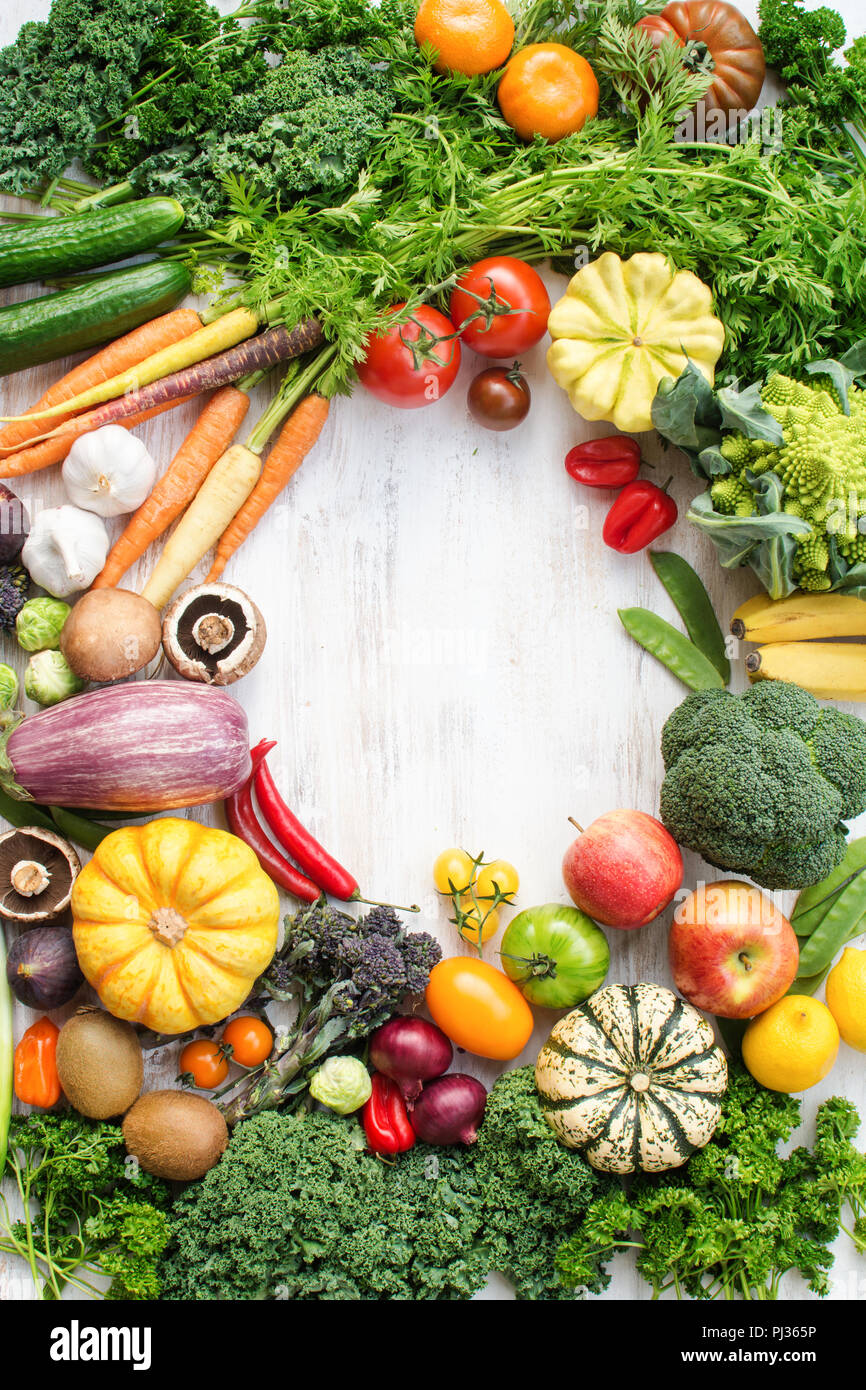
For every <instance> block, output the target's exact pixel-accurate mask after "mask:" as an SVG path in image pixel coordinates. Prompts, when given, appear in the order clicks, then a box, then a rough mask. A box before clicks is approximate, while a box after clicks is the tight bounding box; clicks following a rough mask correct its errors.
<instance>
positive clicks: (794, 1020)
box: [743, 994, 839, 1091]
mask: <svg viewBox="0 0 866 1390" xmlns="http://www.w3.org/2000/svg"><path fill="white" fill-rule="evenodd" d="M838 1051H839V1029H838V1028H837V1027H836V1021H835V1019H834V1018H833V1015H832V1014H831V1012H830V1010H829V1009H828V1008H827V1006H826V1004H822V1003H821V1002H820V1001H819V1000H818V999H813V998H812V997H811V996H810V995H808V994H786V995H785V996H784V997H783V998H782V999H780V1000H779V1001H778V1003H776V1004H773V1005H771V1007H770V1008H769V1009H767V1010H766V1011H765V1012H764V1013H762V1014H758V1017H757V1018H753V1019H752V1021H751V1023H750V1024H749V1026H748V1028H747V1029H746V1032H745V1035H744V1037H743V1061H744V1062H745V1064H746V1066H747V1067H748V1069H749V1071H750V1072H751V1073H752V1076H753V1077H754V1078H755V1080H756V1081H757V1082H759V1083H760V1085H761V1086H766V1088H767V1090H768V1091H807V1090H808V1089H809V1087H810V1086H817V1084H818V1082H819V1081H821V1080H822V1079H823V1078H824V1077H825V1076H826V1075H827V1073H828V1071H829V1070H830V1068H831V1067H832V1065H833V1063H834V1062H835V1060H836V1054H837V1052H838Z"/></svg>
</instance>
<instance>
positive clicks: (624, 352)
mask: <svg viewBox="0 0 866 1390" xmlns="http://www.w3.org/2000/svg"><path fill="white" fill-rule="evenodd" d="M548 328H549V330H550V335H551V337H552V338H553V343H552V344H551V346H550V348H549V349H548V352H547V365H548V367H549V368H550V371H551V373H552V374H553V377H554V380H555V381H556V382H557V384H558V385H559V386H561V387H562V388H563V389H564V390H566V391H567V392H568V394H569V397H570V398H571V403H572V405H573V406H574V408H575V410H576V411H577V412H578V413H579V414H580V415H582V416H583V418H584V419H585V420H610V421H611V422H612V423H613V424H614V425H616V427H617V429H619V430H623V431H624V432H625V433H627V434H637V433H639V432H640V431H641V430H649V429H652V417H651V415H650V410H651V407H652V403H653V397H654V396H655V394H656V389H657V387H658V384H659V382H660V381H662V380H663V378H664V377H674V378H676V377H678V376H679V375H680V373H681V372H682V371H683V370H684V368H685V366H686V363H687V361H689V360H690V361H692V362H693V363H694V364H695V366H696V367H697V368H698V370H699V371H700V372H701V373H702V374H703V376H705V377H706V379H707V381H708V382H709V383H710V385H712V384H713V374H714V369H715V366H716V363H717V362H718V360H719V357H720V356H721V352H722V348H723V346H724V341H725V330H724V327H723V325H722V323H721V322H720V320H719V319H717V318H716V317H715V315H714V314H713V312H712V294H711V291H710V289H709V287H708V286H707V285H705V284H704V283H703V282H702V281H701V280H699V279H698V277H697V276H696V275H693V274H692V273H691V271H689V270H676V269H674V268H673V267H672V266H671V264H670V262H669V261H668V260H667V258H666V257H665V256H663V255H661V253H659V252H646V251H639V252H638V253H637V254H636V255H634V256H631V257H630V259H629V260H627V261H623V260H621V259H620V257H619V256H617V255H614V253H613V252H612V251H606V252H605V253H604V255H603V256H600V257H599V258H598V260H596V261H590V263H589V264H588V265H585V266H584V267H583V268H582V269H581V270H579V271H578V272H577V274H576V275H575V276H574V278H573V279H572V281H571V283H570V285H569V286H568V289H567V290H566V292H565V295H564V296H563V298H562V299H560V300H559V302H558V303H557V304H554V306H553V309H552V310H551V313H550V319H549V320H548Z"/></svg>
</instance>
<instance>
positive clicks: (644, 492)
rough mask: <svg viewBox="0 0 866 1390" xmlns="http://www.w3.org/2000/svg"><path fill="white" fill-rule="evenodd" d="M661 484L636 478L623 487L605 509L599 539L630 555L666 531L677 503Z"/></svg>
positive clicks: (669, 526) (675, 516)
mask: <svg viewBox="0 0 866 1390" xmlns="http://www.w3.org/2000/svg"><path fill="white" fill-rule="evenodd" d="M670 483H671V479H670V478H668V480H667V482H666V483H665V485H664V487H657V486H656V484H655V483H650V482H647V480H646V479H645V478H640V479H639V480H638V481H637V482H636V483H629V484H628V486H627V487H624V488H623V490H622V492H621V493H620V494H619V497H617V499H616V501H615V502H614V504H613V506H612V507H611V509H610V511H609V512H608V514H607V516H606V518H605V522H604V530H603V531H602V533H601V534H602V539H603V540H604V543H605V545H609V546H610V548H611V550H618V551H619V552H620V554H621V555H634V554H635V552H636V551H638V550H643V549H644V548H645V547H646V546H648V545H649V544H650V542H651V541H654V540H656V539H657V538H658V537H659V536H661V535H663V534H664V532H665V531H669V530H670V528H671V527H672V526H673V524H674V522H675V521H676V519H677V504H676V502H675V501H674V499H673V498H672V497H670V496H669V495H668V492H667V489H668V487H669V486H670Z"/></svg>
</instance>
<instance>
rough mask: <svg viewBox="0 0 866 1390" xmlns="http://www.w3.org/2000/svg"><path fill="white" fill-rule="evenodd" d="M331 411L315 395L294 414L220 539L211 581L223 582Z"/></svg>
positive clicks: (308, 397)
mask: <svg viewBox="0 0 866 1390" xmlns="http://www.w3.org/2000/svg"><path fill="white" fill-rule="evenodd" d="M329 409H330V402H329V401H328V400H326V399H325V397H324V396H318V395H316V394H313V395H309V396H305V397H304V399H303V400H302V401H301V403H300V404H299V405H298V406H297V407H296V408H295V409H294V410H293V411H292V413H291V415H290V416H289V418H288V420H287V421H286V423H285V424H284V425H283V428H282V429H281V430H280V433H279V436H278V438H277V442H276V444H275V445H274V447H273V449H271V452H270V454H269V455H268V458H267V462H266V463H265V466H264V468H263V469H262V476H261V477H260V479H259V481H258V482H257V483H256V485H255V487H254V488H253V490H252V492H251V493H250V495H249V497H248V498H247V500H246V502H245V503H244V504H243V506H242V507H241V509H240V511H239V512H237V513H236V515H235V516H234V517H233V519H232V521H231V524H230V525H229V526H227V527H226V529H225V531H224V532H223V534H222V536H221V537H220V541H219V544H218V546H217V550H216V555H215V556H214V562H213V564H212V565H211V569H210V573H209V574H208V577H207V582H210V581H211V580H215V579H219V577H220V575H221V574H222V572H223V570H224V569H225V567H226V565H227V563H228V561H229V560H230V559H231V557H232V555H234V553H235V551H236V550H237V548H238V546H240V545H241V544H242V543H243V541H245V540H246V538H247V536H248V535H249V533H250V531H252V530H253V528H254V527H255V526H256V525H257V524H258V522H259V521H260V520H261V518H262V517H263V516H264V514H265V512H266V511H267V510H268V507H269V506H270V505H271V503H272V502H274V501H275V500H276V499H277V497H279V495H280V493H281V492H282V490H283V488H284V487H285V486H286V483H287V482H288V481H289V479H290V478H291V476H292V474H293V473H296V472H297V470H298V469H299V468H300V466H301V464H302V463H303V461H304V459H305V458H306V456H307V454H308V453H309V452H310V450H311V449H312V447H313V445H314V444H315V442H316V440H317V439H318V437H319V435H320V434H321V433H322V429H323V427H324V424H325V421H326V420H327V418H328V411H329Z"/></svg>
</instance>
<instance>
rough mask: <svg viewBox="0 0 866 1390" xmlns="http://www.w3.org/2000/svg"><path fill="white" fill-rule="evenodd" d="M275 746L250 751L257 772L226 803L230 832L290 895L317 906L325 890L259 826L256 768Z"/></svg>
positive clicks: (263, 743) (265, 744)
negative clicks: (283, 852)
mask: <svg viewBox="0 0 866 1390" xmlns="http://www.w3.org/2000/svg"><path fill="white" fill-rule="evenodd" d="M273 747H275V744H274V741H273V740H271V741H270V742H268V741H267V740H266V739H262V741H261V743H259V744H257V745H256V747H255V748H253V749H252V750H251V752H250V756H251V758H252V760H253V773H252V776H251V777H250V778H249V780H248V781H247V782H245V783H244V785H243V786H242V787H241V789H240V791H237V792H235V793H234V795H233V796H230V797H229V798H228V799H227V800H226V802H225V812H226V820H227V821H228V824H229V830H231V832H232V834H233V835H237V837H238V839H240V840H243V841H244V843H245V844H247V845H249V847H250V849H251V850H252V851H253V852H254V854H255V855H256V857H257V859H258V861H259V863H260V864H261V866H262V868H263V869H264V871H265V873H266V874H267V875H268V876H269V877H270V878H272V879H273V880H274V883H278V884H279V885H280V887H281V888H284V889H285V890H286V892H287V893H293V894H294V896H295V897H296V898H300V900H301V902H305V903H314V902H315V901H316V899H317V898H318V897H320V896H321V889H320V888H319V887H318V886H317V885H316V884H315V883H313V882H312V880H311V879H309V878H307V876H306V874H302V873H301V872H300V870H299V869H296V868H295V866H294V864H290V863H289V861H288V859H286V857H285V855H283V854H280V851H279V850H278V849H277V848H276V846H275V845H273V844H271V841H270V840H269V839H268V837H267V835H266V833H265V831H264V830H263V828H262V826H261V825H260V823H259V819H258V816H257V815H256V812H255V808H254V806H253V781H254V778H255V775H256V769H257V768H258V767H259V765H260V764H261V763H262V762H263V760H264V758H265V757H266V755H267V754H268V753H269V752H270V750H271V749H272V748H273Z"/></svg>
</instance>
